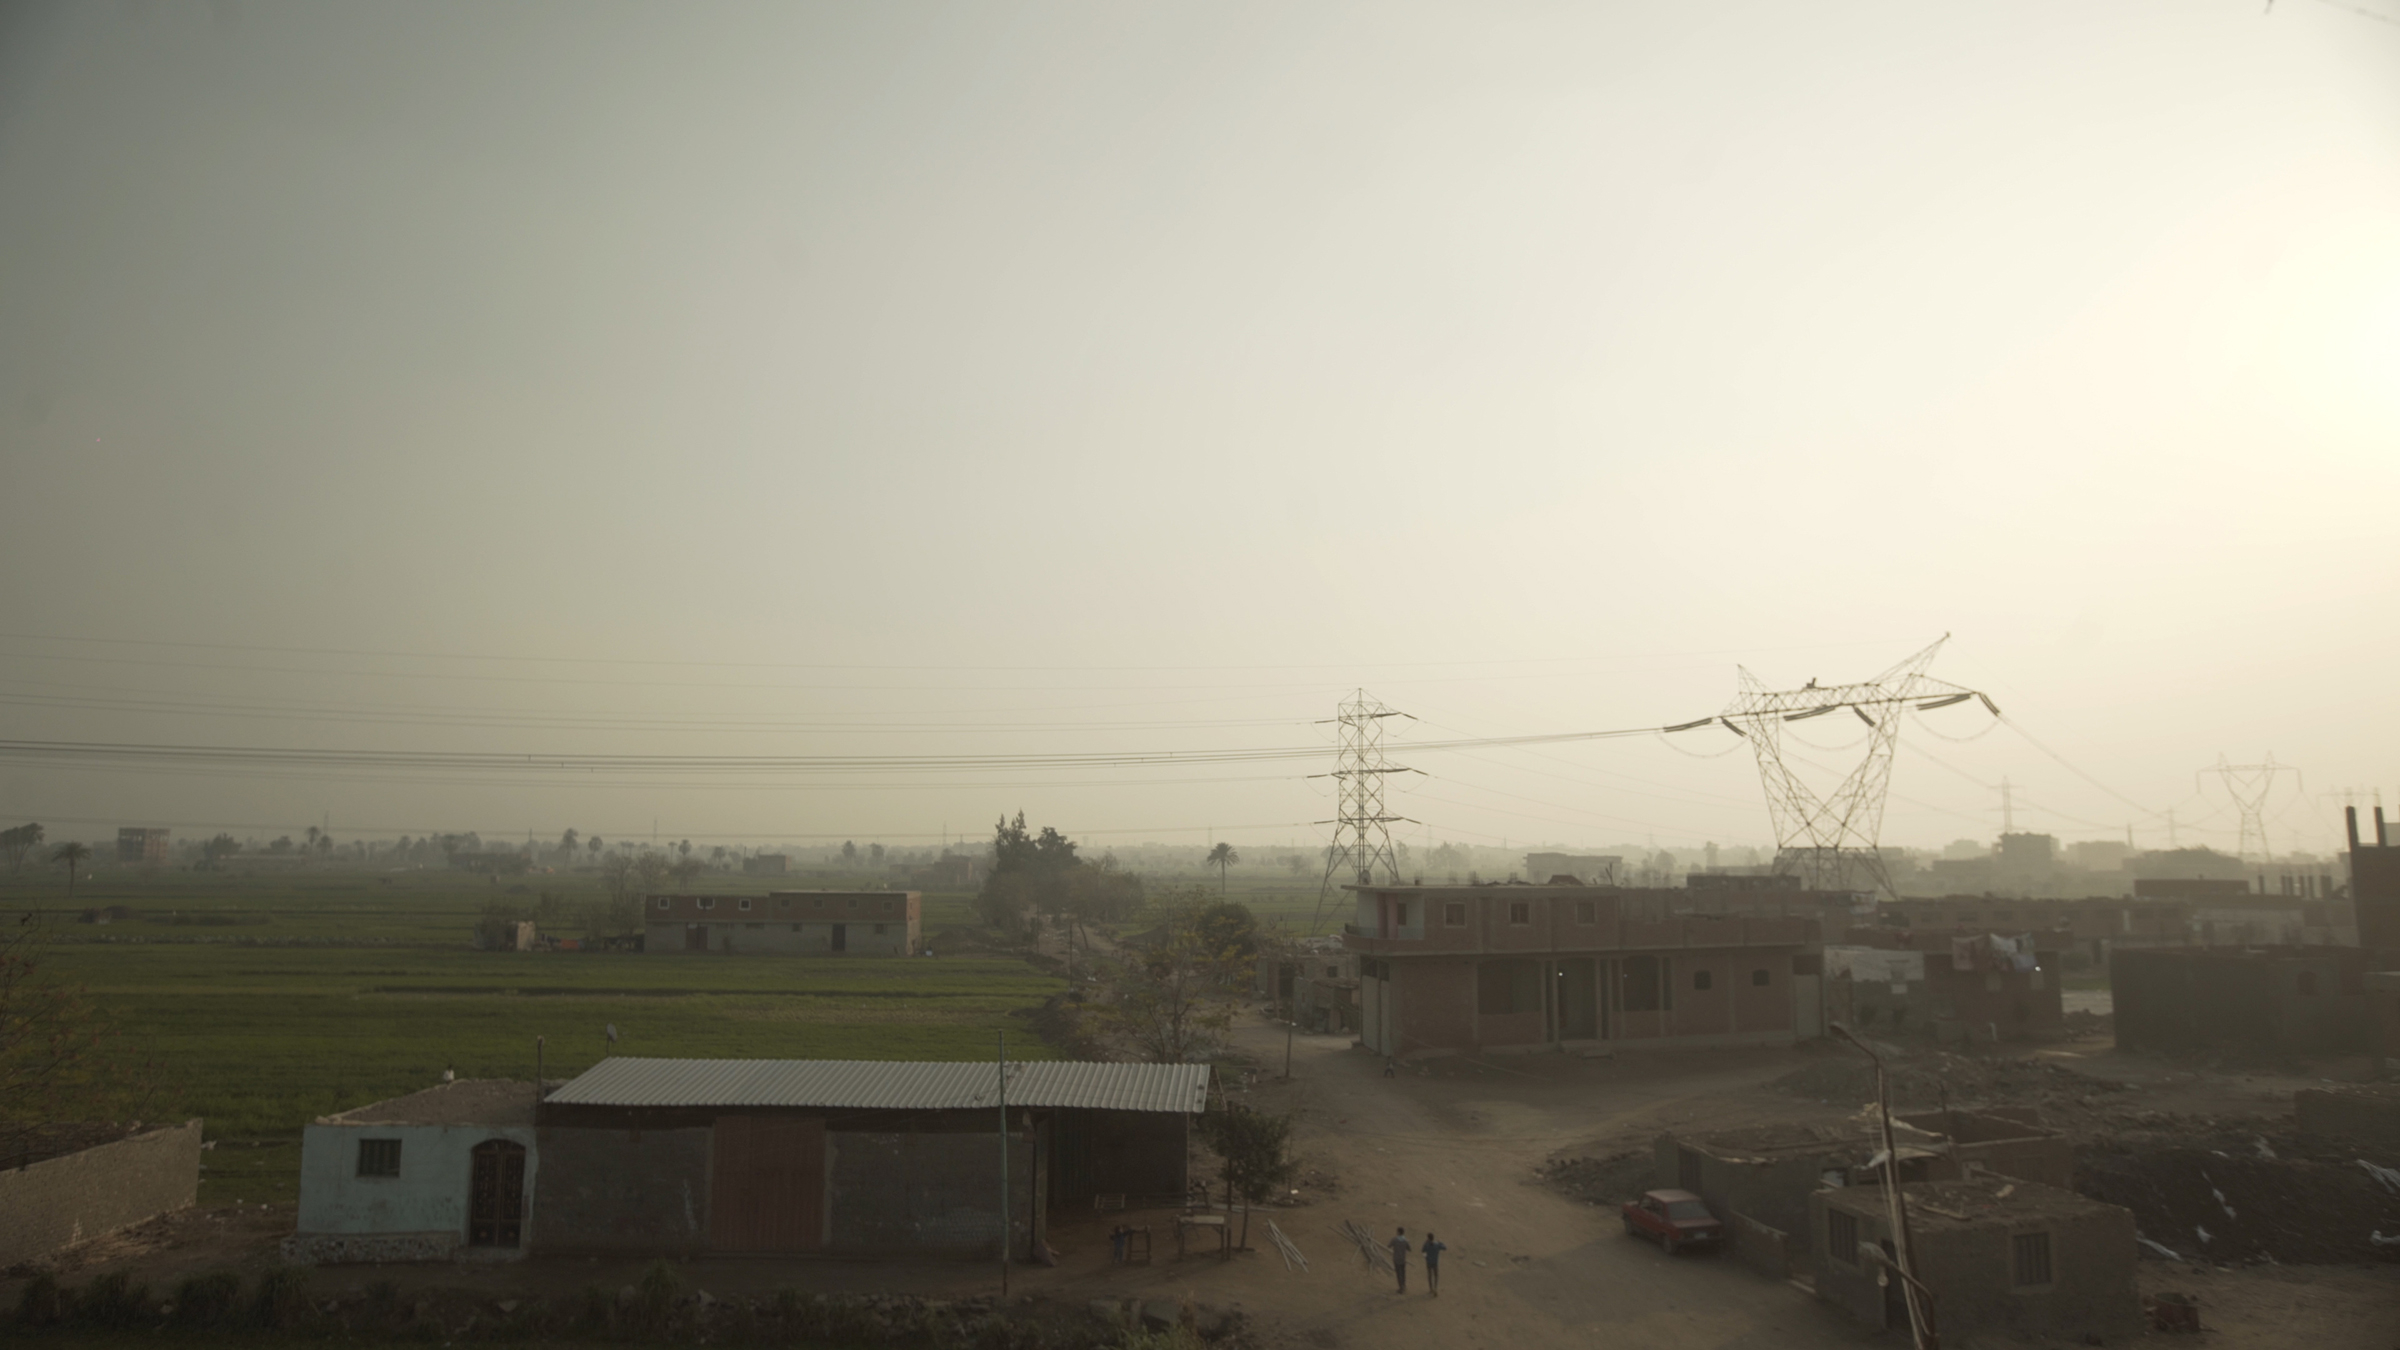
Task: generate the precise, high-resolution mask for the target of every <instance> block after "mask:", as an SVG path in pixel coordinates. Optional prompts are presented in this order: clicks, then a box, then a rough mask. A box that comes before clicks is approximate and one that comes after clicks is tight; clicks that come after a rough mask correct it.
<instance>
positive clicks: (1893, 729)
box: [1718, 633, 2000, 899]
mask: <svg viewBox="0 0 2400 1350" xmlns="http://www.w3.org/2000/svg"><path fill="white" fill-rule="evenodd" d="M1949 640H1950V635H1949V634H1948V633H1944V634H1942V636H1941V640H1940V641H1937V642H1935V643H1934V644H1933V645H1932V646H1930V647H1927V648H1926V649H1925V650H1923V651H1921V652H1918V653H1917V654H1916V655H1914V656H1911V657H1909V658H1908V659H1907V660H1905V661H1902V662H1901V663H1900V664H1898V665H1896V666H1893V667H1892V668H1891V669H1889V670H1887V671H1885V672H1883V673H1882V674H1880V675H1878V676H1876V677H1875V678H1874V679H1871V680H1865V681H1861V682H1859V683H1856V684H1826V685H1821V684H1818V683H1817V682H1816V681H1815V680H1810V681H1809V682H1808V683H1807V684H1806V685H1804V686H1802V687H1801V688H1798V689H1788V690H1770V689H1768V688H1767V687H1766V685H1765V684H1763V683H1762V682H1760V680H1759V678H1758V677H1757V676H1755V675H1753V674H1751V673H1750V672H1749V670H1748V669H1747V668H1744V669H1743V670H1742V672H1741V681H1742V686H1741V692H1740V693H1738V694H1737V695H1735V696H1734V700H1733V702H1732V703H1731V704H1730V705H1729V706H1727V708H1726V709H1725V711H1724V712H1723V713H1722V714H1721V715H1720V716H1719V719H1718V720H1720V721H1722V722H1723V723H1724V724H1725V726H1726V727H1727V728H1728V729H1729V730H1732V731H1734V732H1737V733H1739V734H1741V735H1742V736H1745V737H1747V738H1748V739H1749V741H1750V748H1751V750H1752V751H1754V752H1755V753H1756V754H1757V756H1758V777H1759V781H1760V783H1761V784H1762V785H1764V787H1765V789H1766V794H1767V814H1768V815H1769V816H1770V817H1771V818H1772V819H1773V820H1774V822H1775V871H1776V873H1777V874H1778V875H1786V876H1797V877H1798V878H1800V880H1801V883H1802V884H1803V885H1805V886H1807V887H1808V888H1809V889H1811V890H1822V891H1849V890H1865V889H1869V888H1872V889H1874V890H1877V891H1880V892H1882V893H1883V894H1885V895H1889V896H1892V897H1893V898H1895V899H1897V898H1898V895H1899V892H1897V891H1896V890H1894V889H1893V888H1892V878H1891V873H1890V872H1889V871H1888V870H1886V869H1885V867H1884V865H1883V852H1882V850H1881V849H1880V848H1878V847H1877V845H1876V839H1877V836H1878V835H1879V834H1880V833H1881V832H1882V829H1883V799H1884V794H1885V791H1886V789H1887V788H1888V787H1889V786H1890V785H1891V779H1892V754H1893V752H1894V751H1895V750H1897V749H1898V748H1899V745H1900V719H1901V716H1902V714H1904V713H1906V712H1907V711H1908V710H1909V708H1910V706H1911V705H1914V706H1915V707H1916V708H1918V709H1919V710H1926V709H1932V708H1941V707H1947V706H1949V705H1950V704H1953V703H1964V702H1965V701H1967V700H1968V699H1971V698H1974V699H1982V700H1983V706H1984V707H1985V708H1986V709H1988V710H1990V712H1991V714H1992V715H1993V716H1994V717H1997V716H1999V715H2000V709H1999V708H1998V707H1997V706H1996V705H1994V704H1993V702H1992V700H1991V698H1990V697H1989V696H1987V695H1985V694H1983V693H1980V692H1978V691H1976V690H1973V689H1968V688H1965V687H1964V686H1961V685H1955V684H1950V683H1947V682H1945V681H1942V680H1937V679H1934V678H1933V677H1932V676H1929V675H1927V674H1926V673H1925V667H1926V666H1928V665H1931V664H1932V663H1933V657H1934V654H1935V653H1936V652H1939V651H1940V650H1941V649H1942V643H1944V642H1948V641H1949ZM1845 708H1847V709H1849V710H1850V712H1851V713H1852V714H1853V715H1854V716H1856V717H1857V718H1858V720H1859V721H1861V722H1864V723H1866V724H1867V739H1866V753H1865V755H1864V756H1862V757H1861V758H1860V760H1859V762H1858V766H1857V767H1856V768H1854V769H1852V770H1851V771H1850V772H1849V773H1848V774H1847V775H1846V776H1845V777H1843V779H1842V780H1841V781H1840V782H1839V783H1837V784H1836V785H1835V786H1834V787H1833V789H1832V790H1831V791H1830V792H1825V793H1822V794H1820V793H1819V792H1817V790H1816V789H1814V788H1812V787H1810V786H1809V784H1808V783H1807V782H1806V781H1804V780H1803V779H1802V778H1801V777H1800V775H1799V774H1798V773H1796V772H1795V771H1794V770H1793V769H1792V767H1791V765H1790V764H1788V763H1786V762H1785V753H1784V745H1783V741H1784V727H1785V725H1786V724H1787V723H1792V722H1805V721H1808V720H1809V719H1811V718H1816V717H1824V716H1827V715H1828V714H1831V713H1838V712H1840V711H1842V710H1843V709H1845Z"/></svg>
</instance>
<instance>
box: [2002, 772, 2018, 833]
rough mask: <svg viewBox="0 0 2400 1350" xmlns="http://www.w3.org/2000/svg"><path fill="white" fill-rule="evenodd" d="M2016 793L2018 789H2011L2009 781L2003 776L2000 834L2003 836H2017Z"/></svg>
mask: <svg viewBox="0 0 2400 1350" xmlns="http://www.w3.org/2000/svg"><path fill="white" fill-rule="evenodd" d="M2015 792H2016V789H2015V788H2013V787H2011V786H2010V785H2009V781H2008V779H2007V778H2006V777H2005V776H2003V777H2002V778H2001V780H2000V833H2002V834H2015V833H2016V832H2017V799H2016V797H2015V795H2014V794H2015Z"/></svg>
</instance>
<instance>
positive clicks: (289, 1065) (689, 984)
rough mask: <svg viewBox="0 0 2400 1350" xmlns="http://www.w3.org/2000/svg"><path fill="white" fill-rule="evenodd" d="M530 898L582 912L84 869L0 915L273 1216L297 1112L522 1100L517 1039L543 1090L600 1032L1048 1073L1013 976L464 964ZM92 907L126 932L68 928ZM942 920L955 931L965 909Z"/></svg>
mask: <svg viewBox="0 0 2400 1350" xmlns="http://www.w3.org/2000/svg"><path fill="white" fill-rule="evenodd" d="M28 873H29V875H30V874H31V869H28ZM387 876H388V879H387ZM708 880H713V881H714V883H715V884H714V885H713V886H709V887H708V889H716V890H724V891H749V892H758V891H763V890H765V889H767V888H766V886H765V885H764V884H763V879H758V878H750V879H746V880H748V881H749V883H750V884H748V885H746V886H745V885H741V884H739V883H740V882H741V881H743V880H745V879H742V878H713V879H708ZM780 884H782V885H784V886H807V885H812V884H827V883H825V882H822V881H819V880H818V879H815V878H795V879H789V880H785V881H783V882H781V883H780ZM833 884H839V883H833ZM520 887H521V888H522V890H521V891H520V892H519V893H515V894H512V893H511V891H512V890H515V889H517V888H520ZM545 888H547V889H550V890H552V891H553V892H554V893H557V894H560V895H562V896H564V897H567V898H569V899H570V900H571V901H580V900H584V899H588V898H591V897H592V896H593V895H596V894H597V883H596V882H594V881H592V880H590V879H587V878H579V877H573V876H569V877H563V878H561V877H543V876H532V877H526V878H522V879H515V880H503V881H501V882H498V883H493V882H488V881H486V880H485V879H483V878H480V877H471V876H464V875H461V874H455V873H439V872H403V873H396V874H385V875H378V874H373V873H356V872H349V873H345V872H325V873H317V874H313V875H304V876H289V877H286V876H270V877H244V876H239V875H223V874H209V873H177V872H158V873H152V874H147V875H145V874H142V873H136V872H116V873H108V872H104V873H102V874H101V875H100V876H99V877H98V878H95V879H94V880H93V881H92V882H91V883H89V884H85V885H79V886H78V887H77V893H76V896H75V903H74V906H73V907H72V908H71V909H70V908H67V907H66V903H65V897H64V887H63V885H62V884H59V883H58V882H56V881H54V880H52V879H51V878H48V877H36V878H34V879H33V880H31V881H28V882H19V883H18V884H15V885H11V886H8V887H6V888H5V889H0V905H5V906H6V907H7V908H9V909H11V910H15V911H18V912H22V910H23V909H25V908H27V907H31V906H39V907H41V908H42V909H44V910H45V911H48V912H47V913H46V914H45V918H47V919H48V920H49V921H50V922H51V924H52V925H53V932H54V933H55V934H56V940H55V941H54V943H53V944H52V945H51V947H50V949H49V951H48V953H47V955H46V956H45V958H44V959H45V965H46V966H47V967H48V969H50V970H51V971H52V972H54V973H55V974H56V975H58V976H59V977H61V978H63V979H66V980H68V981H70V982H73V983H77V984H81V985H83V986H85V987H86V988H87V989H88V990H89V991H90V993H91V995H92V996H93V998H94V1000H95V1001H96V1002H98V1003H100V1004H102V1005H103V1006H105V1007H107V1008H109V1009H111V1010H113V1011H115V1012H117V1013H118V1014H119V1015H120V1016H121V1017H122V1019H123V1025H124V1028H125V1031H126V1035H127V1045H128V1047H129V1048H131V1049H134V1050H137V1051H140V1052H144V1053H147V1054H150V1055H153V1056H155V1057H156V1058H157V1059H158V1060H159V1061H160V1062H161V1063H162V1064H163V1065H164V1079H163V1087H162V1090H161V1091H160V1092H159V1094H158V1096H157V1097H156V1098H155V1099H154V1100H153V1101H152V1102H151V1103H150V1104H149V1105H148V1106H147V1107H146V1108H145V1112H146V1114H147V1115H149V1116H150V1117H151V1118H153V1119H162V1120H164V1119H180V1118H184V1117H188V1116H194V1115H197V1116H201V1117H204V1118H205V1119H206V1120H207V1122H208V1123H207V1134H208V1137H209V1139H210V1140H212V1141H214V1142H215V1143H216V1147H215V1148H214V1149H212V1150H211V1151H210V1152H209V1153H208V1154H207V1160H208V1172H207V1174H206V1176H205V1180H204V1183H203V1187H202V1194H201V1199H202V1202H203V1203H204V1204H221V1203H227V1202H230V1201H233V1200H249V1201H288V1200H289V1199H291V1198H292V1194H293V1192H292V1182H293V1178H294V1177H295V1175H296V1174H297V1169H298V1162H299V1150H298V1147H297V1144H298V1140H299V1132H300V1129H301V1127H302V1126H304V1125H306V1124H307V1123H308V1122H309V1121H310V1120H311V1119H313V1118H315V1117H317V1116H319V1115H323V1114H326V1113H328V1112H332V1111H339V1110H343V1109H345V1108H348V1107H352V1106H357V1105H360V1104H362V1103H365V1102H370V1101H376V1100H379V1099H381V1098H384V1097H389V1096H393V1095H395V1094H398V1093H402V1092H410V1091H414V1090H416V1089H418V1088H422V1087H426V1086H429V1085H431V1084H432V1083H434V1082H435V1081H437V1080H438V1079H439V1078H440V1076H441V1074H442V1071H443V1070H444V1069H452V1070H455V1071H456V1072H457V1074H458V1076H459V1077H461V1078H468V1077H478V1078H480V1077H513V1078H523V1079H528V1080H530V1079H531V1078H532V1077H533V1073H534V1038H535V1037H537V1036H540V1037H546V1038H547V1047H546V1050H545V1058H544V1068H545V1072H546V1073H547V1074H548V1076H550V1077H552V1078H560V1077H565V1076H568V1075H572V1074H574V1073H577V1072H580V1071H581V1070H583V1069H585V1068H587V1067H589V1066H590V1065H591V1064H592V1063H594V1062H595V1061H597V1060H598V1059H599V1058H601V1056H602V1055H603V1054H605V1053H607V1049H608V1046H607V1042H606V1039H605V1037H604V1036H603V1034H602V1033H603V1028H605V1027H607V1026H609V1025H611V1024H613V1025H615V1027H616V1028H617V1031H618V1034H619V1037H620V1040H619V1043H618V1045H617V1053H619V1054H632V1055H691V1056H736V1055H755V1056H778V1057H790V1058H824V1059H870V1058H873V1059H880V1058H892V1059H981V1058H984V1057H987V1056H989V1055H991V1054H992V1053H993V1052H994V1044H995V1039H996V1033H998V1032H1000V1031H1003V1030H1007V1031H1010V1032H1012V1033H1013V1034H1012V1035H1011V1036H1010V1038H1009V1053H1010V1055H1011V1056H1012V1057H1020V1058H1034V1059H1038V1058H1045V1057H1047V1056H1048V1055H1049V1054H1050V1053H1051V1052H1050V1051H1049V1050H1048V1048H1047V1047H1046V1046H1044V1045H1043V1044H1042V1043H1041V1042H1040V1041H1039V1040H1038V1039H1037V1038H1036V1037H1035V1035H1034V1034H1033V1032H1032V1030H1031V1028H1030V1027H1029V1026H1028V1025H1027V1023H1026V1021H1025V1019H1024V1018H1023V1017H1022V1016H1019V1015H1018V1014H1021V1013H1023V1012H1025V1011H1027V1010H1029V1009H1032V1008H1035V1007H1038V1006H1039V1005H1040V1004H1041V1003H1042V1001H1043V1000H1045V999H1047V998H1049V997H1050V996H1051V995H1053V994H1055V993H1057V992H1058V991H1059V990H1061V989H1062V988H1064V982H1063V981H1061V980H1059V979H1057V978H1056V977H1054V976H1050V975H1046V974H1043V973H1042V972H1040V971H1037V970H1035V969H1034V968H1033V967H1031V966H1029V965H1027V964H1026V963H1024V962H1022V961H1018V960H1015V959H1012V958H998V959H994V958H983V957H952V956H944V957H932V958H923V957H920V958H914V959H904V958H882V959H878V958H857V957H822V958H777V957H722V956H697V957H687V956H682V955H674V956H654V955H643V954H631V953H623V954H610V953H600V952H589V953H567V952H559V953H516V952H478V951H474V950H471V949H470V947H469V935H470V932H471V930H472V928H473V925H474V922H475V919H476V918H477V917H478V916H479V915H480V913H481V912H482V908H483V906H484V904H485V903H486V902H487V901H489V900H492V899H494V898H504V899H506V900H508V901H510V902H512V903H520V904H524V905H527V906H528V907H530V905H531V904H532V903H533V902H534V901H535V900H536V899H538V896H539V893H540V891H541V890H543V889H545ZM110 905H124V906H128V907H130V908H131V909H132V910H133V911H134V912H135V914H136V916H137V917H135V918H134V919H131V920H118V921H112V922H110V923H107V924H85V923H81V922H78V921H77V917H76V916H78V915H80V914H81V913H82V912H83V911H84V910H85V909H86V908H91V907H102V906H110ZM930 907H931V906H929V908H930ZM944 908H945V909H951V908H955V911H956V913H955V915H953V916H951V917H950V920H949V921H950V922H958V921H961V920H963V919H964V917H965V911H966V906H965V898H964V897H956V898H952V899H950V900H949V901H948V903H947V904H945V906H944ZM938 926H939V925H938V924H929V925H928V928H929V930H930V929H932V928H935V927H938Z"/></svg>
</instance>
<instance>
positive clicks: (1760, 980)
mask: <svg viewBox="0 0 2400 1350" xmlns="http://www.w3.org/2000/svg"><path fill="white" fill-rule="evenodd" d="M1750 983H1751V985H1752V986H1754V987H1757V988H1765V987H1766V986H1767V985H1770V984H1773V983H1775V977H1774V976H1773V975H1770V974H1768V973H1767V972H1766V971H1764V970H1754V971H1751V972H1750Z"/></svg>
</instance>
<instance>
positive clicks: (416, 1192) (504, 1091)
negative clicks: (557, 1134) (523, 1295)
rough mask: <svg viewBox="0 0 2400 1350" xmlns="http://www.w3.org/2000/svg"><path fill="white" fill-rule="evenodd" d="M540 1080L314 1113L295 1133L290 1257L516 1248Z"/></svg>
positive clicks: (530, 1228)
mask: <svg viewBox="0 0 2400 1350" xmlns="http://www.w3.org/2000/svg"><path fill="white" fill-rule="evenodd" d="M535 1095H536V1091H535V1087H534V1085H533V1084H531V1083H519V1082H512V1081H509V1080H505V1079H491V1078H486V1079H467V1080H462V1081H460V1082H455V1083H444V1084H441V1085H440V1086H437V1087H430V1088H427V1089H425V1090H424V1091H422V1092H412V1093H410V1094H409V1095H407V1096H405V1097H394V1098H392V1099H390V1100H389V1101H381V1102H376V1103H374V1104H372V1105H369V1106H361V1107H358V1108H356V1109H354V1110H350V1111H344V1112H341V1113H339V1114H337V1115H330V1116H323V1117H320V1118H318V1120H317V1121H316V1123H315V1124H313V1125H310V1126H309V1127H308V1128H307V1129H306V1130H305V1131H303V1132H302V1134H301V1139H300V1213H299V1217H298V1222H297V1224H296V1226H295V1231H294V1232H293V1234H292V1236H290V1237H288V1238H286V1239H285V1240H284V1251H285V1254H286V1255H287V1256H289V1257H290V1258H291V1259H293V1260H295V1261H302V1262H310V1263H316V1262H341V1261H447V1260H452V1259H455V1258H459V1257H466V1256H480V1257H492V1258H503V1259H506V1258H515V1257H519V1256H522V1255H524V1254H525V1252H526V1251H527V1250H528V1248H530V1247H531V1246H532V1244H533V1242H534V1239H535V1236H536V1232H535V1228H534V1218H533V1215H534V1194H535V1183H536V1181H537V1179H538V1177H537V1172H538V1168H539V1163H540V1147H539V1143H538V1140H537V1139H536V1136H535V1133H534V1098H535Z"/></svg>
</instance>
